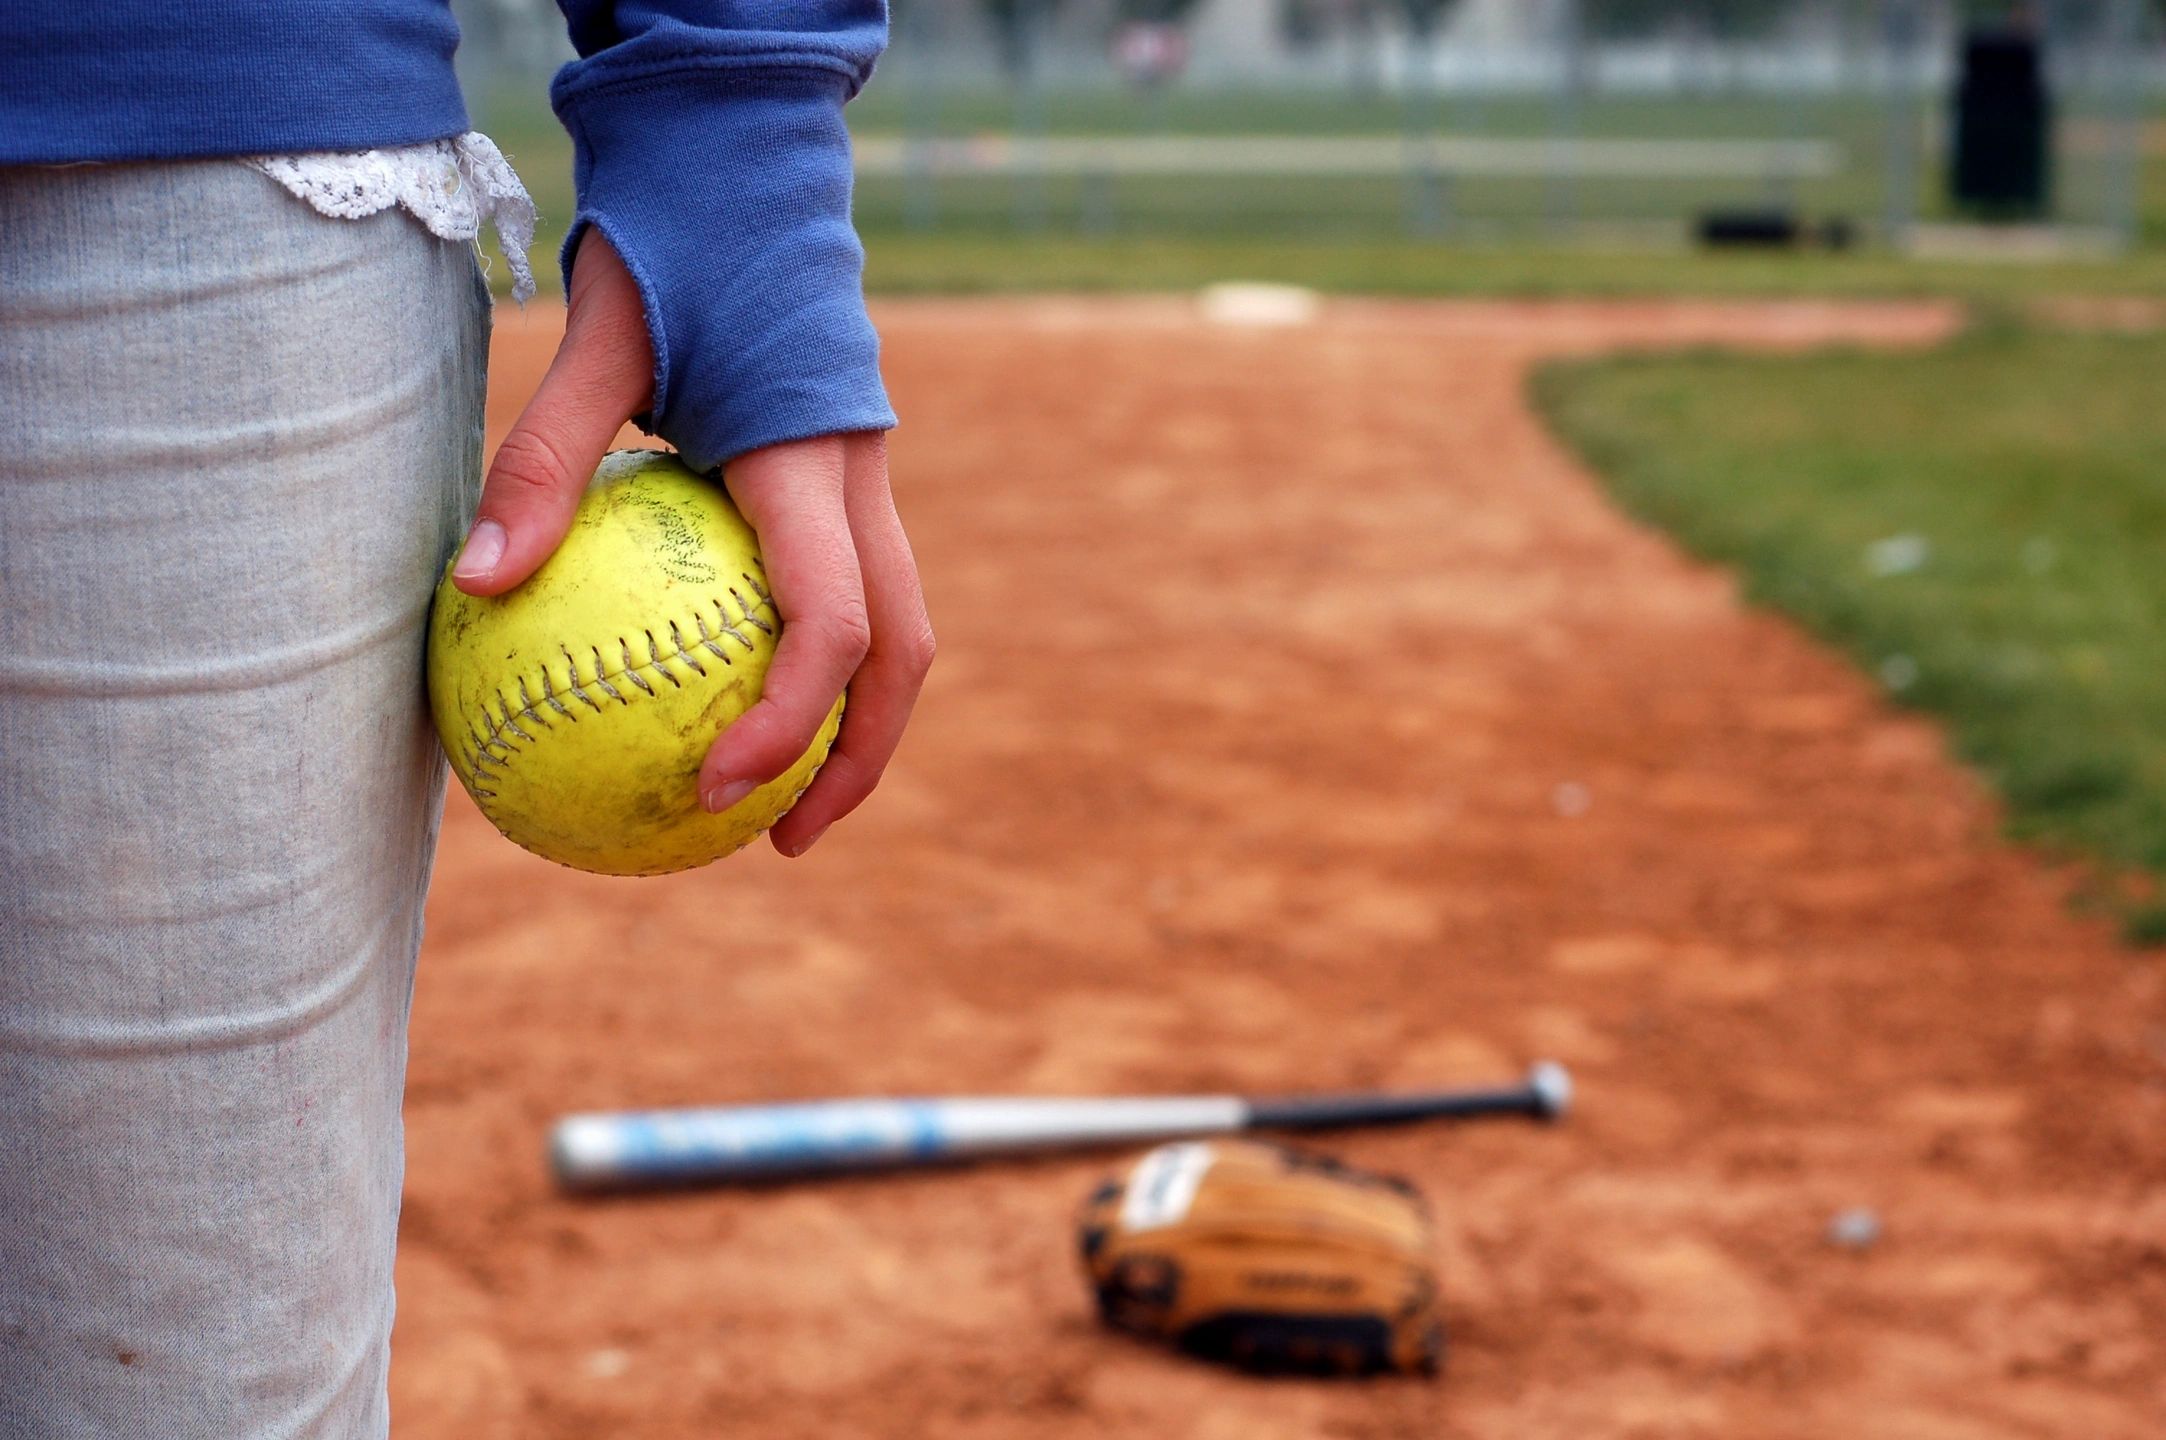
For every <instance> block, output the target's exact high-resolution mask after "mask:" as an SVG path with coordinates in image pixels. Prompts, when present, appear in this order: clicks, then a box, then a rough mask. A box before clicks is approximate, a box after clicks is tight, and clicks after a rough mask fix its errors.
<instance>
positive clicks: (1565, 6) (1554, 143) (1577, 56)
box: [1543, 0, 1591, 235]
mask: <svg viewBox="0 0 2166 1440" xmlns="http://www.w3.org/2000/svg"><path fill="white" fill-rule="evenodd" d="M1554 3H1555V7H1556V8H1555V11H1554V20H1555V28H1554V31H1553V34H1554V37H1555V41H1556V48H1557V60H1558V75H1557V88H1556V91H1555V93H1554V97H1553V101H1552V104H1551V108H1550V143H1549V163H1550V166H1551V168H1550V172H1549V177H1548V181H1547V183H1546V185H1545V186H1544V190H1543V193H1544V197H1545V199H1546V201H1547V204H1546V205H1545V206H1544V211H1545V214H1544V217H1543V218H1544V221H1545V222H1546V223H1545V228H1546V229H1547V230H1548V231H1549V232H1550V234H1552V235H1557V234H1561V233H1563V232H1565V231H1568V230H1573V229H1576V228H1577V227H1578V224H1579V153H1578V152H1579V139H1580V133H1579V132H1580V128H1581V125H1582V123H1583V122H1582V116H1581V114H1580V101H1581V99H1582V98H1583V97H1582V94H1581V92H1582V91H1583V90H1585V89H1586V88H1587V87H1588V84H1589V82H1590V79H1591V77H1590V76H1589V74H1588V69H1589V66H1590V64H1591V60H1590V57H1589V56H1588V54H1587V34H1586V27H1585V26H1584V25H1583V24H1582V21H1581V16H1580V0H1554Z"/></svg>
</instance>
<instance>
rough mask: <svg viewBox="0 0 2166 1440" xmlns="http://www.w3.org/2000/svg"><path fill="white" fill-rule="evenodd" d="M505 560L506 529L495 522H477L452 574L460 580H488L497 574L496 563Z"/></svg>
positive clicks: (467, 538)
mask: <svg viewBox="0 0 2166 1440" xmlns="http://www.w3.org/2000/svg"><path fill="white" fill-rule="evenodd" d="M503 558H504V527H503V526H502V525H500V524H498V523H497V522H496V521H494V520H480V521H476V522H475V524H474V531H473V533H472V534H470V535H468V536H467V537H466V546H465V548H464V549H462V550H460V551H459V563H458V564H457V565H454V566H453V567H452V568H451V573H452V575H453V576H454V577H455V578H457V579H460V580H486V579H488V578H489V576H491V575H493V574H495V573H496V562H497V561H499V560H501V559H503Z"/></svg>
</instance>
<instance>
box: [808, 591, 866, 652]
mask: <svg viewBox="0 0 2166 1440" xmlns="http://www.w3.org/2000/svg"><path fill="white" fill-rule="evenodd" d="M813 628H814V629H815V631H816V632H817V633H818V634H819V637H820V639H821V640H822V641H823V642H824V643H825V645H826V646H827V648H829V649H830V650H832V651H834V652H835V653H836V654H837V655H840V656H842V657H843V658H844V659H847V660H848V661H849V662H850V666H851V668H852V669H853V670H854V669H856V668H857V662H858V661H860V660H863V659H864V658H865V656H866V655H867V654H868V653H870V651H871V650H872V617H871V616H870V615H869V614H868V613H867V612H866V609H865V602H864V600H863V599H862V598H860V599H856V600H851V601H847V602H845V603H843V604H841V605H837V606H836V607H834V608H833V609H831V610H829V611H827V612H825V613H824V614H822V615H821V616H820V618H819V620H818V621H817V622H816V623H815V625H814V627H813Z"/></svg>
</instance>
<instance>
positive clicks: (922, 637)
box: [897, 620, 940, 676]
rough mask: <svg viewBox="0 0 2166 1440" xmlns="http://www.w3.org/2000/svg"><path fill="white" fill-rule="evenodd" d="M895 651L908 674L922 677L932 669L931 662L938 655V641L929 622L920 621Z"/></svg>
mask: <svg viewBox="0 0 2166 1440" xmlns="http://www.w3.org/2000/svg"><path fill="white" fill-rule="evenodd" d="M897 649H898V650H899V651H900V653H901V655H902V660H903V664H904V665H905V666H906V667H908V669H909V670H910V672H911V673H912V674H914V675H920V676H922V675H924V674H925V673H926V672H927V671H929V670H931V669H932V668H933V660H934V658H935V657H937V656H938V655H939V653H940V640H939V637H937V636H936V635H934V634H933V627H932V624H931V622H930V621H925V620H920V621H919V622H918V624H917V628H915V629H914V630H912V631H911V632H910V633H909V634H908V635H907V636H906V637H904V639H903V641H902V643H901V645H899V646H898V647H897Z"/></svg>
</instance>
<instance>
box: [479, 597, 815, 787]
mask: <svg viewBox="0 0 2166 1440" xmlns="http://www.w3.org/2000/svg"><path fill="white" fill-rule="evenodd" d="M753 564H754V567H755V568H758V565H759V562H758V561H756V560H755V561H754V562H753ZM737 578H738V579H740V580H742V581H744V583H745V587H746V588H747V589H748V590H750V591H751V592H752V594H753V595H754V596H755V597H757V598H756V599H755V600H747V599H746V598H745V597H744V596H743V595H741V594H739V593H738V590H737V587H736V586H735V585H725V586H724V587H723V589H724V590H725V591H726V592H727V593H728V594H729V597H730V599H732V600H734V601H736V602H737V609H738V615H737V618H736V619H734V620H732V619H731V618H730V611H729V607H728V606H726V605H724V604H723V603H722V602H721V601H720V600H717V599H714V598H712V597H709V599H708V601H707V603H708V604H709V605H711V606H713V607H714V611H715V619H714V621H713V622H712V623H713V625H714V627H715V628H714V629H713V630H709V629H708V625H709V621H708V620H707V617H706V613H705V612H704V611H695V612H693V615H692V625H693V628H694V629H696V630H697V631H698V632H699V634H698V637H697V638H696V639H694V640H692V641H691V642H689V643H687V642H686V640H685V637H684V634H683V632H682V631H681V630H680V629H679V628H678V624H677V622H676V621H675V620H669V621H665V622H663V623H664V625H665V627H666V629H667V631H668V634H669V643H670V645H671V646H672V647H674V648H672V649H671V650H670V651H669V653H668V654H664V653H663V650H662V642H661V641H659V640H657V639H655V635H654V631H653V630H651V629H642V630H638V631H635V632H633V633H634V634H637V635H643V636H645V637H646V641H647V655H648V658H647V659H645V660H642V659H640V658H639V657H638V656H637V655H636V654H635V653H634V651H633V649H632V646H631V643H630V642H629V641H627V640H626V639H625V638H624V637H623V636H622V635H619V636H617V637H616V644H617V647H618V649H619V650H620V652H621V654H622V656H623V663H622V664H621V665H619V666H618V667H617V668H616V669H615V670H610V669H608V668H607V662H605V661H604V660H603V659H602V651H601V647H600V646H598V645H587V646H584V647H582V648H584V649H585V650H586V651H587V652H588V653H589V654H591V655H592V656H593V657H594V673H593V675H592V677H591V678H588V679H581V678H580V674H579V660H578V658H577V657H576V656H575V655H573V653H572V650H571V647H570V646H568V645H565V644H563V643H562V642H559V643H558V646H557V650H558V653H559V654H561V655H562V656H563V657H564V662H565V664H566V665H567V666H568V667H570V672H571V681H570V683H569V685H567V686H566V688H565V689H563V690H562V691H559V690H558V689H557V687H556V681H555V678H554V677H553V676H552V675H551V674H550V671H549V666H548V664H547V663H546V662H545V663H543V664H542V665H541V667H540V670H541V694H540V695H539V696H537V695H535V694H534V692H533V690H532V688H531V687H530V686H529V685H528V683H527V682H528V677H527V676H526V675H523V674H522V675H516V676H513V677H512V678H511V679H510V680H509V681H506V682H503V683H500V684H499V685H498V686H497V687H496V689H495V695H496V705H497V713H496V714H494V715H492V714H490V713H489V706H488V702H487V701H484V702H482V706H481V723H480V724H475V723H473V722H471V721H470V722H469V723H468V725H467V727H466V736H467V747H466V752H465V754H464V755H463V756H462V757H461V758H462V759H464V760H465V762H466V769H467V772H468V774H467V781H466V788H467V790H468V791H469V792H470V793H471V794H472V795H473V797H474V803H475V804H476V805H478V806H480V807H481V810H482V813H484V814H487V813H488V810H489V801H491V800H493V799H495V798H496V791H494V790H492V789H489V788H487V786H488V785H489V784H493V783H495V782H497V781H500V780H501V779H502V778H503V773H502V772H505V771H508V770H509V769H510V768H511V758H512V757H513V756H514V755H517V754H519V753H520V751H521V749H522V748H524V747H522V746H518V745H514V744H512V743H511V741H509V740H507V739H506V738H504V737H505V736H507V735H515V736H517V737H518V738H519V739H521V740H523V741H525V742H526V744H527V745H529V746H531V745H533V744H534V743H535V737H534V736H532V735H530V734H528V733H527V732H526V731H524V730H522V729H520V728H519V722H520V721H521V720H526V721H531V722H532V723H533V724H534V725H535V726H536V727H537V728H539V729H542V730H551V729H554V728H555V723H554V722H553V721H551V720H550V719H549V718H548V716H547V715H546V714H544V713H543V711H544V709H545V708H546V709H549V710H554V711H556V712H557V714H558V715H560V716H562V717H563V718H564V719H566V720H568V721H571V722H572V723H574V724H577V723H578V721H579V716H578V713H577V712H576V711H574V710H573V709H572V708H571V707H570V706H569V705H566V704H565V703H564V699H563V698H562V697H565V696H569V697H570V698H571V699H573V700H577V701H579V702H580V703H581V704H583V705H585V706H586V707H587V708H588V709H590V710H592V711H594V712H595V713H596V714H601V713H604V712H603V707H602V705H601V704H600V702H598V701H596V700H595V698H594V697H593V696H592V695H590V694H588V693H587V689H588V687H589V686H592V687H593V688H595V689H598V690H600V691H601V692H602V694H603V695H604V696H606V697H608V698H609V699H611V700H614V701H616V702H617V703H618V704H619V705H630V704H631V703H632V699H633V697H632V696H630V695H628V694H626V693H625V692H624V691H622V690H619V689H618V688H617V687H616V686H615V685H612V684H611V683H610V681H611V680H625V681H629V682H630V683H631V685H633V686H636V687H638V688H639V689H640V690H643V691H645V692H646V693H647V694H648V695H649V696H658V695H659V694H660V693H661V692H659V691H657V690H656V689H655V688H654V686H653V685H652V684H650V683H649V682H648V680H647V678H646V675H645V674H642V673H641V672H642V671H645V672H648V673H651V674H655V675H659V676H661V677H662V678H663V679H665V680H667V681H668V682H669V683H670V684H671V685H672V686H674V687H676V688H678V689H680V690H681V689H683V688H684V681H682V680H680V679H678V678H677V675H676V672H674V671H672V670H671V669H670V668H669V667H670V665H671V664H672V663H675V662H678V661H682V662H683V663H684V664H685V665H686V666H687V667H688V668H689V669H690V670H691V671H692V672H693V674H695V675H697V676H698V677H699V678H701V679H703V680H704V679H706V678H707V677H708V675H709V673H710V672H709V671H708V670H707V668H706V667H705V666H703V665H701V664H700V663H699V657H698V656H697V655H696V654H695V653H694V652H695V651H698V650H702V649H704V650H706V651H707V652H708V653H709V654H711V655H713V656H714V657H715V658H716V659H718V660H720V661H721V662H722V663H723V664H724V665H725V666H730V665H734V664H736V661H734V660H732V659H731V658H730V656H729V652H728V651H726V650H724V649H723V648H722V643H721V642H722V637H723V636H728V637H729V638H730V639H732V640H735V641H736V642H737V643H738V644H740V645H742V646H744V648H745V650H746V652H747V653H750V652H751V651H753V650H756V649H758V648H759V645H758V642H757V641H755V640H753V639H752V637H751V636H749V635H747V634H745V632H744V631H743V630H742V629H740V628H739V627H740V626H750V627H752V628H753V629H755V630H758V631H759V632H760V633H762V634H763V635H766V636H767V637H768V638H769V639H773V638H774V636H775V633H776V632H775V627H774V626H773V625H772V624H770V623H768V622H767V621H766V620H763V619H761V618H760V614H759V612H760V611H761V610H774V609H775V599H774V596H773V595H771V594H769V593H768V591H767V587H766V586H764V585H762V584H761V583H760V582H759V579H758V578H757V577H756V576H754V575H752V574H750V573H749V572H739V574H738V577H737ZM780 614H781V612H780V611H776V617H777V618H778V619H779V618H780ZM509 685H516V686H517V687H518V695H519V705H518V706H517V707H516V708H515V707H514V706H513V705H512V703H511V700H510V699H509V697H507V695H506V694H505V690H506V688H507V686H509ZM492 766H493V767H494V769H493V770H492V769H491V767H492Z"/></svg>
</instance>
